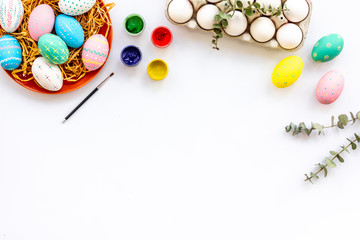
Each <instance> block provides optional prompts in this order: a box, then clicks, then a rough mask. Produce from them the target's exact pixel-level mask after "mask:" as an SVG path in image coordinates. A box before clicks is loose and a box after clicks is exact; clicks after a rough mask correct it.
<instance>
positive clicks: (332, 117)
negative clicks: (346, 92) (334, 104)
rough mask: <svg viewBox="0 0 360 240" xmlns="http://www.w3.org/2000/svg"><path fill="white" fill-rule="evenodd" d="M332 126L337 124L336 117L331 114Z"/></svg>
mask: <svg viewBox="0 0 360 240" xmlns="http://www.w3.org/2000/svg"><path fill="white" fill-rule="evenodd" d="M331 126H335V117H334V116H331Z"/></svg>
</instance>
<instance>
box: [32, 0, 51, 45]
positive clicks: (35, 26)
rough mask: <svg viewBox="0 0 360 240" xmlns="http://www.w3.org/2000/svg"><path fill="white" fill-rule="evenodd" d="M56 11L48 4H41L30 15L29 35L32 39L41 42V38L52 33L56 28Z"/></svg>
mask: <svg viewBox="0 0 360 240" xmlns="http://www.w3.org/2000/svg"><path fill="white" fill-rule="evenodd" d="M54 22H55V14H54V10H53V9H52V8H51V7H50V6H49V5H47V4H40V5H39V6H37V7H36V8H35V9H34V10H33V11H32V12H31V14H30V17H29V33H30V36H31V38H32V39H34V40H35V41H39V38H40V37H41V36H42V35H44V34H47V33H51V31H52V30H53V28H54Z"/></svg>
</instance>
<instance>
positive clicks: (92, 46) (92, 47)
mask: <svg viewBox="0 0 360 240" xmlns="http://www.w3.org/2000/svg"><path fill="white" fill-rule="evenodd" d="M108 54H109V43H108V41H107V39H106V38H105V37H104V36H103V35H101V34H96V35H93V36H91V37H90V38H89V39H88V40H87V41H86V42H85V44H84V48H83V51H82V60H83V63H84V65H85V67H86V69H88V70H89V71H94V70H96V69H98V68H100V67H101V66H102V65H103V64H104V63H105V62H106V59H107V57H108Z"/></svg>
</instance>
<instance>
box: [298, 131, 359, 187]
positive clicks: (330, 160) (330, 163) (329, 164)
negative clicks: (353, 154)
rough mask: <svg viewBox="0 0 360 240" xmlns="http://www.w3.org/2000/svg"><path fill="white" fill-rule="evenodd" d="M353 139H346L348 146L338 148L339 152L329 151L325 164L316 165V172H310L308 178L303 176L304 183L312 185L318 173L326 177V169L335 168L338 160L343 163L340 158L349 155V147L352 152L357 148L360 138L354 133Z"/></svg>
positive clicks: (306, 175)
mask: <svg viewBox="0 0 360 240" xmlns="http://www.w3.org/2000/svg"><path fill="white" fill-rule="evenodd" d="M354 136H355V139H354V140H350V139H349V138H348V139H347V140H348V141H349V144H348V145H346V146H340V147H341V149H342V150H341V151H340V152H336V151H330V155H331V157H327V158H325V163H324V164H321V163H318V164H316V166H317V167H318V170H317V171H315V172H311V173H310V176H309V175H308V174H305V177H306V178H305V181H309V182H311V183H313V180H314V179H319V178H320V177H319V173H321V172H324V177H327V175H328V168H336V167H337V165H336V163H335V162H334V161H335V160H338V161H339V162H340V163H344V162H345V160H344V158H343V157H342V154H343V153H345V152H347V153H350V151H349V148H350V147H351V149H352V150H354V151H355V150H356V149H357V148H358V144H359V143H360V137H359V135H357V134H356V133H354Z"/></svg>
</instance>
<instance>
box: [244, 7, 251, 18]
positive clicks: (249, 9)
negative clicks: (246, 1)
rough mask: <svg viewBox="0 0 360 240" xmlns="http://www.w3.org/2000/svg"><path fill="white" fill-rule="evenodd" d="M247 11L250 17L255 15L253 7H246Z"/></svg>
mask: <svg viewBox="0 0 360 240" xmlns="http://www.w3.org/2000/svg"><path fill="white" fill-rule="evenodd" d="M245 13H246V15H248V16H249V17H251V16H252V15H253V10H252V8H246V9H245Z"/></svg>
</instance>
